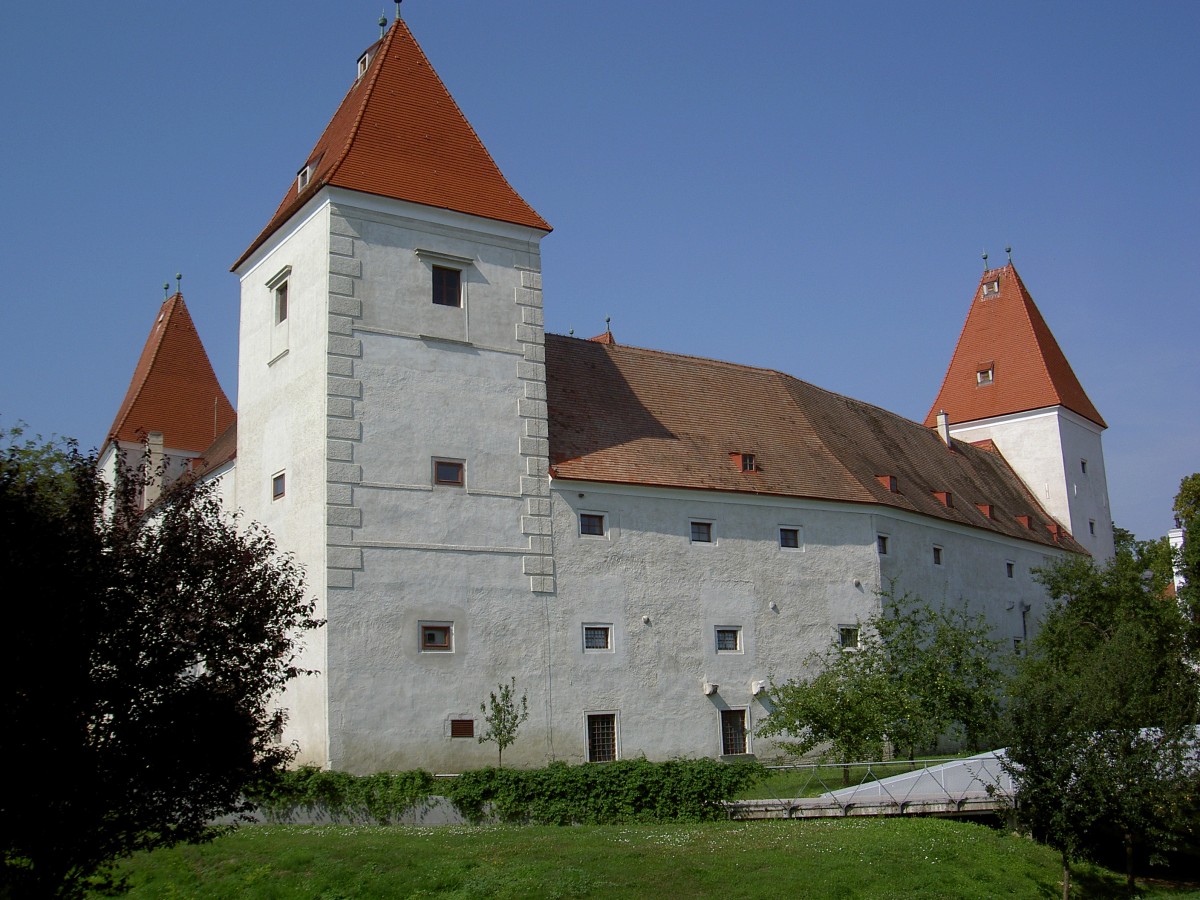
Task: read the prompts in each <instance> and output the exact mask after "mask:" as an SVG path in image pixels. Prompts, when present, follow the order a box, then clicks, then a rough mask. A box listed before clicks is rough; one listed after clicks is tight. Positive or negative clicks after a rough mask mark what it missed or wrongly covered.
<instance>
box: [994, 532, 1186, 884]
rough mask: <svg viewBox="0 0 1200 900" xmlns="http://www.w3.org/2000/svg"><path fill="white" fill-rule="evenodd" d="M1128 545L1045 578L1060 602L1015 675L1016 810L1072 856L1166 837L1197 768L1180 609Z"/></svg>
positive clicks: (1129, 858)
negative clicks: (1098, 562) (1113, 837)
mask: <svg viewBox="0 0 1200 900" xmlns="http://www.w3.org/2000/svg"><path fill="white" fill-rule="evenodd" d="M1142 564H1143V560H1142V559H1139V557H1138V555H1137V554H1136V553H1134V552H1133V551H1132V549H1131V548H1130V547H1128V546H1126V547H1123V548H1122V549H1121V550H1120V551H1119V552H1118V553H1117V555H1116V556H1115V557H1114V558H1113V560H1111V561H1110V563H1109V564H1108V565H1107V566H1105V567H1103V568H1098V567H1097V566H1095V565H1094V564H1093V562H1092V561H1091V560H1090V559H1086V558H1071V559H1067V560H1063V561H1061V562H1060V563H1058V564H1057V565H1055V566H1053V567H1051V568H1049V569H1047V570H1045V571H1043V572H1042V573H1041V574H1040V578H1041V579H1042V581H1043V583H1044V584H1045V585H1046V587H1047V589H1048V591H1049V593H1050V595H1051V597H1053V598H1054V599H1055V600H1058V601H1059V603H1058V604H1057V605H1056V606H1054V607H1053V608H1052V609H1051V611H1050V612H1049V613H1048V615H1047V617H1046V619H1045V621H1044V622H1043V623H1042V624H1041V628H1040V630H1039V632H1038V634H1037V636H1036V637H1035V639H1034V641H1033V643H1032V647H1031V652H1030V653H1029V655H1028V656H1027V657H1025V659H1023V660H1022V661H1021V662H1020V664H1019V667H1018V670H1017V672H1016V675H1015V677H1014V678H1013V681H1012V684H1011V688H1010V697H1009V707H1008V718H1009V728H1010V735H1009V741H1008V754H1007V755H1008V761H1007V763H1006V765H1007V766H1008V768H1009V771H1010V772H1011V774H1012V775H1013V777H1014V779H1015V780H1016V782H1017V786H1018V793H1017V812H1018V815H1019V816H1020V817H1021V818H1022V820H1023V821H1024V822H1025V823H1026V824H1027V825H1028V826H1029V827H1030V829H1031V830H1032V831H1033V833H1034V834H1035V835H1036V836H1037V837H1038V838H1040V839H1041V840H1043V841H1044V842H1045V843H1047V844H1049V845H1050V846H1052V847H1054V848H1055V849H1056V850H1058V851H1059V853H1060V855H1061V858H1062V863H1063V896H1064V897H1066V896H1068V895H1069V891H1070V863H1071V861H1072V860H1074V859H1078V858H1080V857H1081V856H1085V855H1090V854H1094V853H1095V851H1096V848H1097V846H1098V842H1099V841H1100V840H1101V838H1102V837H1103V834H1104V833H1105V831H1106V830H1110V829H1112V830H1115V831H1116V833H1117V834H1118V835H1119V837H1120V839H1121V840H1122V842H1123V844H1124V848H1125V854H1126V871H1127V876H1128V878H1129V881H1130V884H1131V885H1132V882H1133V859H1134V850H1135V848H1136V847H1137V846H1138V845H1139V844H1140V845H1142V846H1144V847H1145V848H1147V849H1150V850H1155V849H1161V848H1164V847H1166V846H1169V845H1170V843H1171V841H1172V839H1173V837H1175V836H1176V835H1173V834H1172V833H1171V831H1170V826H1171V824H1172V823H1178V822H1180V821H1182V820H1185V819H1186V818H1187V815H1186V813H1185V810H1184V807H1183V805H1182V804H1183V802H1184V801H1185V799H1186V797H1187V796H1188V794H1189V790H1188V785H1189V783H1190V784H1194V783H1195V782H1194V779H1196V777H1197V776H1198V775H1200V773H1198V772H1197V770H1196V761H1195V760H1194V758H1193V755H1192V754H1193V752H1194V748H1195V723H1196V721H1197V714H1198V712H1200V676H1198V675H1197V671H1196V669H1195V668H1194V667H1193V666H1191V665H1190V664H1189V662H1188V659H1187V651H1186V628H1185V622H1184V618H1183V616H1182V615H1181V614H1180V611H1179V607H1178V606H1177V604H1175V603H1171V602H1170V601H1169V600H1167V599H1165V598H1164V596H1163V594H1162V591H1161V589H1160V587H1159V586H1158V585H1156V584H1155V580H1154V578H1149V579H1147V578H1146V577H1145V575H1144V573H1145V569H1144V568H1143V567H1142Z"/></svg>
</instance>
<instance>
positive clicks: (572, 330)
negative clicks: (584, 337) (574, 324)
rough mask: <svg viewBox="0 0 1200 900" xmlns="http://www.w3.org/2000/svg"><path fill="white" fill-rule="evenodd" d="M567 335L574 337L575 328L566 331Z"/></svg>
mask: <svg viewBox="0 0 1200 900" xmlns="http://www.w3.org/2000/svg"><path fill="white" fill-rule="evenodd" d="M567 337H575V329H574V328H572V329H571V330H570V331H568V332H567Z"/></svg>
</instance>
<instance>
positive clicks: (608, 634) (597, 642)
mask: <svg viewBox="0 0 1200 900" xmlns="http://www.w3.org/2000/svg"><path fill="white" fill-rule="evenodd" d="M612 648H613V642H612V626H611V625H601V624H596V623H592V622H588V623H586V624H585V625H584V626H583V652H584V653H601V652H604V651H606V650H612Z"/></svg>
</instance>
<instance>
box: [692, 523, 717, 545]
mask: <svg viewBox="0 0 1200 900" xmlns="http://www.w3.org/2000/svg"><path fill="white" fill-rule="evenodd" d="M691 534H692V543H693V544H711V543H712V522H695V521H693V522H692V523H691Z"/></svg>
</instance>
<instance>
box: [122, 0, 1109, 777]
mask: <svg viewBox="0 0 1200 900" xmlns="http://www.w3.org/2000/svg"><path fill="white" fill-rule="evenodd" d="M350 74H351V75H354V78H353V81H352V83H351V85H350V88H349V91H348V92H347V94H346V97H345V99H344V100H343V102H342V104H341V106H340V108H339V109H338V110H337V112H336V113H335V114H334V116H333V118H332V120H331V121H330V123H329V126H328V127H327V129H326V130H325V133H324V134H323V135H322V137H321V139H320V140H319V141H318V143H317V145H316V147H315V148H314V149H313V150H312V152H311V153H309V154H308V156H306V157H304V158H303V159H300V160H298V162H299V163H301V165H300V166H299V173H298V174H297V175H296V177H295V178H294V179H293V180H292V182H291V186H290V187H289V188H288V190H287V193H286V194H285V196H284V198H283V201H282V202H281V204H280V206H279V208H278V210H277V211H276V213H275V214H274V216H272V218H271V219H270V221H269V223H268V224H267V226H266V227H265V228H264V229H263V231H262V232H261V234H259V235H258V236H257V237H256V238H255V239H254V240H253V241H252V242H251V244H250V245H249V248H248V249H247V250H246V252H245V253H244V254H243V255H242V257H241V258H240V259H238V260H237V262H236V263H235V265H234V267H233V270H234V272H235V273H236V274H237V276H238V278H239V279H240V282H241V331H240V356H239V369H238V397H237V401H238V411H237V413H236V416H235V414H234V412H233V409H232V407H231V405H230V404H229V402H228V400H227V399H226V398H225V395H224V393H223V392H222V391H221V388H220V386H219V384H218V383H217V380H216V378H215V376H214V375H213V372H212V369H211V366H210V365H209V363H208V359H207V356H206V355H205V352H204V349H203V347H202V345H201V343H200V339H199V337H198V336H197V334H196V331H195V328H194V326H193V325H192V323H191V320H190V317H189V316H188V313H187V309H186V307H185V305H184V302H183V298H182V297H181V296H179V295H178V294H177V295H176V296H174V297H171V298H170V299H168V300H167V301H166V302H165V303H164V304H163V307H162V310H161V311H160V313H159V316H158V319H157V320H156V322H155V324H154V327H153V329H152V332H151V335H150V338H149V340H148V341H147V345H146V350H145V351H144V353H143V355H142V358H141V360H140V361H139V363H138V366H137V369H136V371H135V374H134V378H133V383H132V384H131V385H130V389H129V393H128V395H127V396H126V398H125V401H124V403H123V404H122V405H121V408H120V411H119V412H118V415H117V417H116V420H115V422H114V425H113V428H112V431H111V438H110V441H109V443H108V444H107V445H106V447H105V450H104V457H105V464H106V465H111V464H112V462H113V461H114V460H115V458H116V456H117V455H118V454H119V453H121V452H123V451H128V450H130V449H136V448H138V447H139V445H140V444H141V443H142V442H145V441H147V440H148V441H149V442H150V445H151V448H152V450H153V451H154V452H156V453H157V452H161V453H163V454H164V455H165V456H167V457H169V458H171V459H172V460H175V461H177V465H180V466H181V465H183V462H182V461H184V460H194V462H192V463H191V465H192V466H193V467H194V468H195V469H197V470H199V471H201V472H203V473H204V474H205V476H206V477H211V478H217V479H219V481H220V489H221V491H222V493H223V496H224V497H225V499H226V501H227V502H228V504H229V505H230V507H231V508H241V509H243V510H244V511H245V513H246V515H247V516H249V517H250V518H252V519H256V520H258V521H261V522H263V523H265V524H266V525H267V526H268V527H270V529H271V530H272V531H273V532H274V533H275V535H276V536H277V538H278V540H279V542H280V544H281V545H282V546H283V547H285V548H287V549H288V550H290V551H292V552H294V553H295V554H296V556H297V557H298V558H299V559H300V560H301V561H302V562H303V563H304V565H305V567H306V569H307V573H308V580H309V585H310V588H311V590H312V591H313V592H314V593H315V594H316V595H317V596H318V597H319V598H320V604H319V609H318V614H319V615H320V616H322V617H324V618H326V619H327V620H328V624H327V625H326V627H324V628H323V629H321V630H319V631H317V632H316V633H315V634H313V635H312V636H311V637H310V638H309V640H308V644H307V646H306V651H305V654H306V655H305V659H304V663H305V664H307V665H308V666H311V667H312V668H315V669H318V670H319V671H320V674H319V675H318V676H314V677H311V678H306V679H303V680H302V681H300V682H298V683H297V684H296V685H295V686H294V688H293V689H292V690H291V691H290V692H289V694H288V695H287V697H286V698H284V702H285V703H286V705H287V706H288V708H289V711H290V722H289V733H288V735H287V737H288V738H289V739H293V738H294V739H295V740H297V741H298V742H299V745H300V748H301V757H300V759H301V761H302V762H308V763H313V764H316V765H321V766H328V767H331V768H335V769H342V770H348V771H352V772H370V771H377V770H385V769H404V768H413V767H418V766H421V767H425V768H430V769H434V770H437V771H457V770H462V769H465V768H470V767H476V766H480V765H485V764H488V763H490V762H491V761H492V760H493V759H494V758H495V757H494V748H493V747H491V746H490V745H482V746H481V745H480V744H479V743H478V741H477V740H476V739H475V738H476V736H477V735H478V734H479V733H480V732H481V728H482V721H481V716H480V712H479V709H480V703H481V701H483V700H484V699H486V698H487V696H488V693H489V691H491V690H495V688H496V686H497V684H499V683H501V682H504V683H507V682H508V680H509V678H510V677H515V678H516V681H517V688H518V692H525V693H527V694H528V698H529V711H530V717H529V720H528V721H527V722H526V723H525V724H524V725H523V726H522V729H521V731H520V735H519V737H518V740H517V742H516V744H514V745H513V747H511V748H510V749H509V750H508V752H507V753H506V758H509V759H511V760H512V762H514V763H516V764H518V765H537V764H542V763H544V762H546V761H549V760H552V759H561V760H568V761H582V760H608V759H613V758H617V757H632V756H641V755H645V756H646V757H647V758H650V759H664V758H670V757H678V756H685V757H687V756H693V757H694V756H712V757H716V756H721V755H737V754H743V753H756V754H758V755H760V756H771V755H773V754H774V750H773V747H772V745H771V744H770V742H769V741H767V740H765V739H761V738H757V737H756V736H755V735H754V730H755V727H756V725H757V724H758V722H760V721H761V720H762V718H763V717H764V716H765V715H766V713H767V709H766V708H765V706H764V702H763V701H764V699H765V696H764V694H763V687H764V685H765V684H767V683H769V681H770V680H771V679H776V680H784V679H786V678H788V677H791V676H794V675H797V674H801V673H802V672H803V666H804V660H805V658H806V657H807V656H808V655H809V654H810V653H812V652H813V651H818V650H821V649H822V648H824V647H827V646H828V645H829V644H830V643H831V642H834V641H840V642H842V643H843V645H844V646H846V647H847V648H853V646H854V645H855V644H856V642H857V640H858V628H859V623H861V622H863V621H865V620H866V619H867V618H868V617H869V616H871V615H872V614H873V613H875V612H876V611H877V610H878V609H879V605H880V600H879V596H878V592H879V591H880V590H881V589H884V588H886V587H887V586H888V585H889V584H890V583H891V582H892V580H893V579H894V580H895V583H896V585H897V587H898V589H899V590H901V591H907V592H910V593H912V594H915V595H919V596H920V597H922V598H924V599H925V600H927V601H930V602H932V603H934V604H940V603H947V604H964V605H966V606H968V607H969V608H970V609H971V610H972V611H976V612H983V613H985V614H986V616H987V617H988V620H989V622H990V623H991V624H992V626H993V628H994V629H995V633H996V634H997V635H998V636H1000V637H1002V638H1004V639H1005V640H1007V641H1011V642H1013V644H1014V645H1019V644H1020V642H1022V641H1024V640H1025V639H1026V638H1027V637H1028V636H1029V634H1030V629H1032V628H1033V627H1034V626H1035V623H1036V621H1037V618H1038V615H1039V612H1040V610H1042V609H1043V608H1044V606H1045V603H1046V596H1045V593H1044V591H1043V589H1042V588H1041V587H1040V586H1039V585H1038V584H1037V583H1036V582H1035V581H1034V579H1033V577H1032V575H1031V570H1032V569H1033V568H1035V567H1037V566H1041V565H1043V564H1045V563H1046V561H1047V560H1048V559H1051V558H1054V557H1056V556H1059V555H1062V554H1068V553H1090V554H1092V555H1094V556H1096V557H1098V558H1105V557H1107V556H1109V555H1111V553H1112V549H1113V538H1112V523H1111V518H1110V515H1109V511H1108V500H1107V487H1106V484H1105V475H1104V458H1103V453H1102V450H1101V441H1100V434H1101V431H1102V430H1103V429H1104V427H1105V424H1104V421H1103V419H1102V418H1101V417H1100V415H1099V413H1098V412H1097V411H1096V409H1095V408H1094V407H1093V405H1092V404H1091V402H1090V401H1089V400H1088V398H1087V396H1086V394H1085V393H1084V391H1083V389H1082V388H1081V387H1080V385H1079V382H1078V380H1077V379H1076V378H1075V375H1074V374H1073V373H1072V371H1071V368H1070V366H1069V365H1068V364H1067V361H1066V359H1065V357H1064V356H1063V354H1062V351H1061V350H1060V349H1059V347H1058V345H1057V343H1056V342H1055V340H1054V338H1053V336H1052V335H1051V333H1050V331H1049V329H1048V328H1047V327H1046V324H1045V322H1044V321H1043V319H1042V317H1041V315H1040V313H1039V312H1038V310H1037V308H1036V306H1035V305H1034V303H1033V300H1032V298H1031V297H1030V295H1029V293H1028V292H1027V291H1026V289H1025V287H1024V285H1023V284H1022V282H1021V279H1020V277H1019V276H1018V274H1017V272H1016V270H1015V269H1014V268H1013V267H1012V265H1011V263H1010V264H1008V265H1006V266H1004V267H1002V268H998V269H991V270H989V271H987V272H985V273H984V275H983V277H982V279H981V281H980V283H979V286H978V288H977V290H976V292H975V295H974V297H973V298H972V300H971V305H970V311H969V313H968V316H967V321H966V325H965V327H964V330H963V333H962V336H961V337H960V339H959V344H958V347H957V349H956V351H955V354H954V357H953V360H952V362H951V364H950V367H949V369H948V371H947V374H946V380H945V383H944V384H943V386H942V389H941V392H940V394H939V395H938V397H937V400H936V401H935V402H934V404H933V407H932V409H931V411H930V416H929V419H928V421H927V422H926V423H924V424H920V423H917V422H913V421H910V420H908V419H905V418H903V417H901V416H898V415H895V414H893V413H890V412H887V411H885V410H882V409H879V408H877V407H873V406H870V405H868V404H865V403H861V402H858V401H856V400H852V399H849V398H847V397H843V396H839V395H837V394H833V393H830V392H828V391H824V390H821V389H820V388H817V387H815V386H813V385H810V384H807V383H805V382H803V381H799V380H797V379H795V378H793V377H791V376H789V375H786V374H783V373H780V372H775V371H768V370H764V369H756V368H751V367H747V366H741V365H736V364H733V363H727V362H718V361H715V360H708V359H699V358H694V357H688V356H679V355H675V354H668V353H661V352H656V351H653V350H645V349H638V348H632V347H625V346H622V345H621V344H619V343H617V342H616V341H615V340H614V339H613V337H612V335H611V334H606V335H603V336H601V337H600V338H597V339H594V340H591V341H587V340H578V339H575V338H570V337H563V336H559V335H547V334H545V332H544V329H543V318H542V304H543V298H542V290H541V256H540V242H541V239H542V238H543V237H545V236H546V235H547V234H548V233H549V231H550V226H549V225H548V224H547V223H546V221H545V220H544V219H543V218H542V217H541V216H540V215H539V214H538V213H536V212H535V211H534V210H533V209H531V208H530V207H529V205H528V204H526V203H525V201H524V200H522V198H521V197H520V196H519V195H518V194H517V192H516V191H515V190H514V189H513V188H512V187H511V186H510V185H509V184H508V182H507V181H506V180H505V179H504V177H503V175H502V174H501V173H500V171H499V170H498V169H497V167H496V165H495V163H494V162H493V160H492V158H491V156H490V155H489V154H488V152H487V150H486V149H485V148H484V146H483V144H482V143H481V142H480V140H479V138H478V137H477V135H476V134H475V132H474V131H473V129H472V128H471V126H470V124H469V123H468V122H467V121H466V119H465V118H464V117H463V115H462V113H461V112H460V110H459V108H458V106H457V105H456V104H455V102H454V100H453V98H452V97H451V96H450V94H449V93H448V92H447V90H446V88H445V86H444V85H443V84H442V82H441V80H440V79H439V78H438V76H437V75H436V73H435V72H434V70H433V68H432V67H431V66H430V64H429V61H428V60H427V59H426V58H425V56H424V54H423V53H422V51H421V49H420V47H419V46H418V45H417V43H416V41H415V40H414V38H413V36H412V34H411V33H410V32H409V30H408V28H407V26H406V25H405V23H404V22H403V21H402V20H399V19H397V21H396V22H395V23H394V24H393V25H392V27H391V28H390V30H388V32H387V34H386V36H384V37H383V38H382V39H381V40H380V41H379V42H378V43H377V44H375V45H374V46H373V47H371V48H370V49H369V50H368V51H367V52H366V53H365V54H364V55H363V56H362V58H361V59H360V60H359V62H358V68H357V72H356V73H355V72H354V71H353V70H351V72H350ZM287 174H289V175H290V173H287ZM282 180H283V178H281V181H282ZM549 302H553V298H550V300H549ZM943 410H944V412H945V416H940V415H939V413H941V412H942V411H943ZM235 420H236V421H235ZM149 499H152V498H149Z"/></svg>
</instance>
